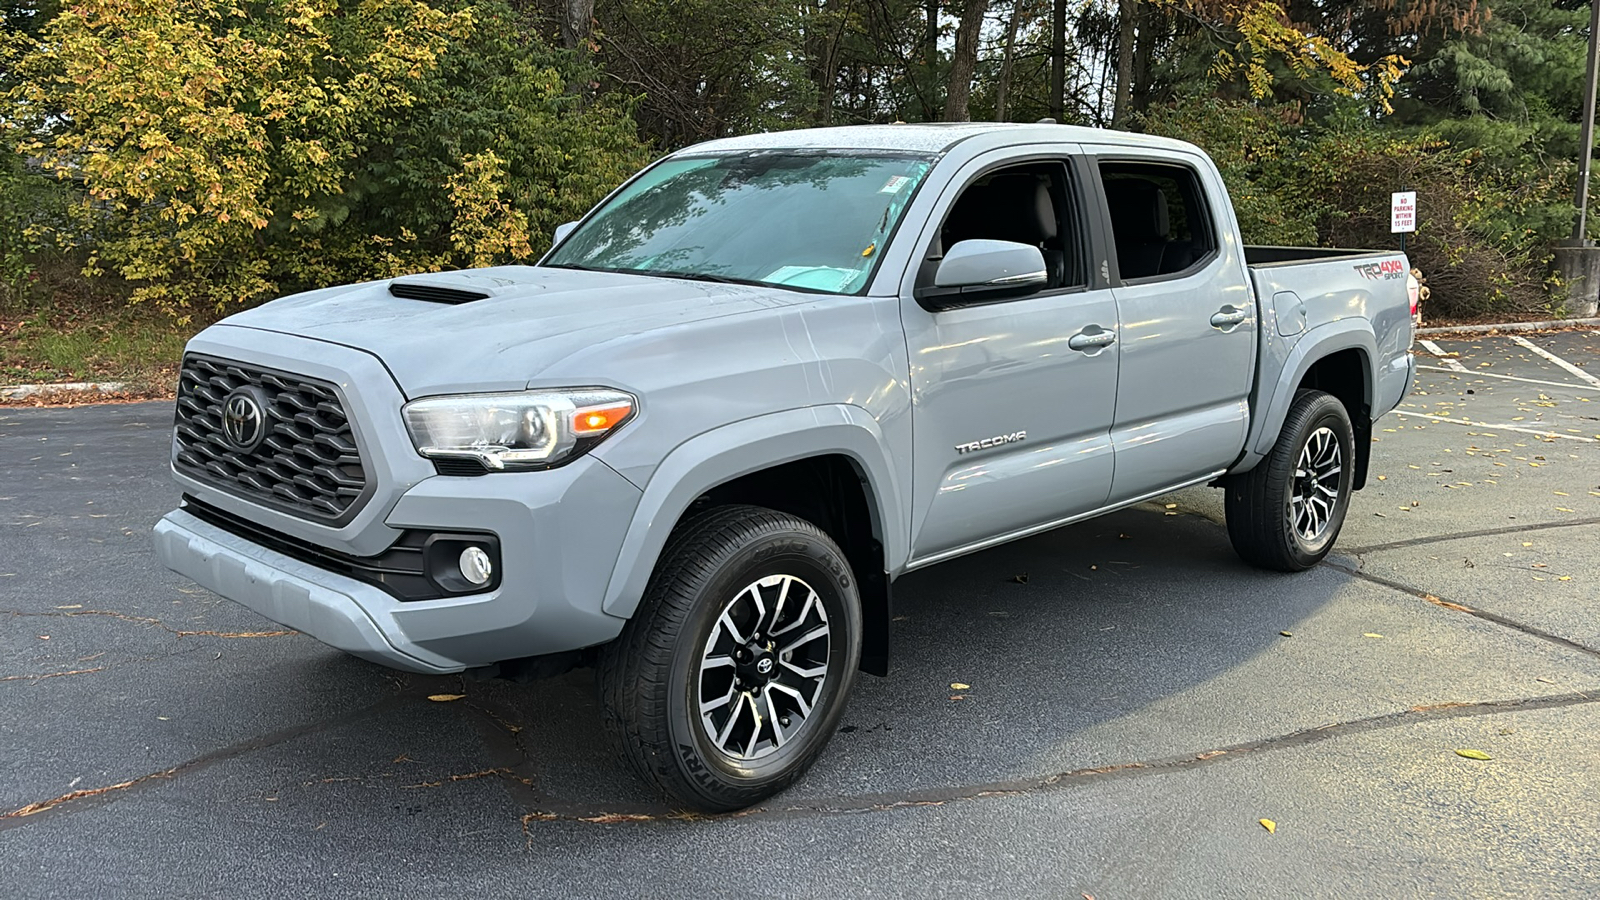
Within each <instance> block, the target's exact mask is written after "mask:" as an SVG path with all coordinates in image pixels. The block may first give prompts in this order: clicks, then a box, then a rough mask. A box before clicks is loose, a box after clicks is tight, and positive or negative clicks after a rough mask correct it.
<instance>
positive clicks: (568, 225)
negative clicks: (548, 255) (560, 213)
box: [550, 222, 578, 246]
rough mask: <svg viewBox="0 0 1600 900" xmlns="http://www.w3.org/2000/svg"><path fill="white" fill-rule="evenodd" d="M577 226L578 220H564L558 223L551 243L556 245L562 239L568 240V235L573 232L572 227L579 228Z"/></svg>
mask: <svg viewBox="0 0 1600 900" xmlns="http://www.w3.org/2000/svg"><path fill="white" fill-rule="evenodd" d="M577 227H578V223H577V222H563V223H561V224H560V225H557V226H556V232H555V239H554V240H552V241H551V242H550V243H551V245H552V246H554V245H556V244H559V243H561V242H562V241H564V240H566V239H567V235H569V234H571V233H572V229H574V228H577Z"/></svg>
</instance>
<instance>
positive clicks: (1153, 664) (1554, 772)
mask: <svg viewBox="0 0 1600 900" xmlns="http://www.w3.org/2000/svg"><path fill="white" fill-rule="evenodd" d="M1417 353H1418V361H1419V363H1420V364H1421V366H1422V367H1421V369H1420V370H1419V377H1418V380H1417V383H1416V386H1415V391H1414V393H1413V395H1412V396H1411V397H1409V398H1407V400H1406V402H1405V404H1404V405H1403V406H1402V408H1401V410H1400V411H1399V413H1397V414H1395V415H1391V416H1388V417H1386V418H1384V419H1383V420H1382V421H1381V422H1380V423H1379V424H1378V426H1377V427H1376V428H1375V429H1374V437H1375V439H1376V440H1377V443H1376V444H1375V446H1374V448H1373V451H1374V453H1373V466H1372V478H1371V480H1370V481H1369V483H1368V486H1367V489H1366V490H1364V491H1362V492H1361V493H1359V494H1357V495H1356V498H1355V500H1354V502H1353V503H1352V505H1351V508H1350V513H1349V519H1348V521H1347V523H1346V526H1345V530H1344V533H1343V535H1342V537H1341V538H1340V541H1339V545H1338V547H1337V548H1336V549H1335V551H1334V554H1333V555H1332V556H1330V557H1329V559H1328V560H1327V561H1326V562H1325V563H1324V564H1323V565H1322V566H1320V567H1318V568H1316V569H1314V570H1312V571H1311V572H1308V573H1305V574H1302V575H1295V576H1286V575H1277V574H1272V573H1265V572H1260V571H1257V570H1253V569H1250V568H1248V567H1246V566H1245V565H1244V564H1243V563H1241V562H1239V561H1238V560H1237V558H1236V557H1235V556H1234V555H1233V554H1232V551H1231V550H1230V548H1229V545H1228V540H1227V536H1226V533H1225V531H1224V529H1223V527H1222V525H1221V521H1222V514H1221V497H1220V495H1219V494H1218V493H1217V492H1216V491H1213V490H1208V489H1195V490H1191V491H1186V492H1183V493H1180V494H1175V495H1173V496H1170V497H1166V498H1162V499H1160V500H1158V501H1155V502H1152V503H1148V504H1144V505H1142V506H1139V507H1135V508H1131V509H1128V510H1124V511H1122V512H1119V513H1116V514H1113V515H1111V516H1108V517H1105V518H1101V519H1098V520H1094V521H1091V522H1087V523H1083V524H1080V525H1077V526H1072V527H1069V528H1065V529H1061V530H1059V531H1056V532H1053V533H1050V534H1046V535H1042V536H1039V537H1036V538H1032V539H1029V540H1027V541H1023V542H1019V543H1015V544H1011V545H1007V546H1004V547H1000V548H997V549H994V550H990V551H987V552H984V553H981V554H976V555H973V556H969V557H965V558H963V559H959V560H956V561H954V562H951V563H948V564H945V565H943V566H939V567H936V568H935V569H933V570H928V571H923V572H918V573H916V574H914V575H911V576H907V577H906V578H904V579H902V580H901V581H899V582H897V583H896V592H895V598H896V612H897V614H898V619H897V621H896V623H895V628H896V630H895V635H894V639H895V658H894V671H893V672H892V674H891V675H890V676H889V677H887V678H872V677H864V678H863V679H862V680H861V681H860V682H859V684H858V687H857V690H856V693H855V697H854V699H853V700H852V702H851V706H850V709H849V710H848V711H847V712H846V715H845V719H844V725H843V726H842V727H841V729H840V733H839V734H837V735H836V736H835V737H834V739H833V742H832V744H831V745H830V747H829V749H828V751H827V753H826V754H825V755H824V756H823V758H822V760H821V761H820V762H819V763H818V765H817V766H816V768H815V769H814V770H813V771H812V772H811V773H810V774H809V775H808V776H807V777H805V778H804V779H803V780H802V781H801V782H800V783H799V784H798V785H797V786H796V787H794V788H793V789H791V790H790V791H789V792H787V793H785V794H784V795H782V796H780V797H779V798H777V799H776V800H774V801H772V802H769V803H768V804H766V805H765V806H763V807H761V808H758V809H756V810H753V811H750V812H748V813H745V814H741V815H736V816H726V817H709V818H708V817H690V816H683V815H679V814H677V813H675V812H674V811H673V810H671V809H670V808H667V807H665V806H663V805H662V804H661V802H660V801H659V800H657V799H656V798H654V797H653V796H651V795H650V794H649V793H648V792H647V791H646V789H645V788H644V786H643V785H642V784H641V783H639V782H638V781H636V780H635V779H634V777H633V776H632V775H631V774H630V773H629V772H628V771H627V770H625V769H624V768H623V767H622V765H621V764H620V763H619V762H618V761H616V760H614V759H613V757H612V755H611V752H610V750H609V749H608V747H607V746H606V743H605V741H604V738H603V735H602V734H601V729H600V725H599V720H598V714H597V710H596V702H595V697H594V685H593V675H592V673H591V672H589V671H587V670H579V671H575V672H572V673H570V674H568V675H565V676H562V677H560V678H556V679H552V680H549V681H544V682H539V683H535V684H531V685H517V684H511V683H506V682H475V681H467V680H463V679H461V678H459V677H426V676H415V675H407V674H402V673H398V672H392V671H389V670H386V669H383V668H380V667H378V666H374V665H371V664H368V663H365V662H362V661H360V660H356V659H353V658H350V657H346V656H343V655H341V654H339V653H338V652H336V651H333V650H330V649H328V648H326V647H324V646H322V645H321V644H319V643H317V642H316V641H314V640H312V639H310V638H307V637H305V636H303V635H299V634H295V633H292V632H286V631H284V630H283V629H282V628H281V627H280V626H277V625H275V624H273V623H272V622H269V621H267V620H265V619H262V618H260V617H259V616H256V615H255V614H254V613H251V612H249V611H247V610H245V609H244V608H242V607H239V606H237V605H235V604H233V603H231V602H229V601H225V600H222V599H220V598H218V597H216V596H214V595H211V594H209V593H207V592H205V591H203V590H201V589H199V588H197V587H195V586H194V585H193V584H191V583H189V582H187V581H185V580H184V579H182V578H180V577H178V576H176V575H173V574H171V573H169V572H167V571H165V570H164V569H162V568H161V566H160V564H159V563H158V562H157V561H156V559H155V556H154V554H153V552H152V550H151V547H150V539H149V530H150V527H151V525H152V524H153V523H154V522H155V520H156V519H157V518H158V517H159V516H160V515H161V514H162V513H164V512H166V511H167V510H168V509H170V508H172V507H173V506H174V505H175V504H176V502H177V499H178V492H177V490H176V488H175V486H174V485H173V484H172V483H171V481H170V480H169V478H168V476H167V473H166V457H167V447H168V442H169V437H168V428H169V424H170V421H171V411H170V407H169V406H168V405H167V404H162V403H155V404H136V405H123V406H94V407H83V408H78V409H61V410H20V409H0V621H3V622H4V628H0V885H5V886H6V888H5V894H6V896H9V897H18V898H32V897H62V896H91V897H113V896H115V897H122V896H128V897H190V896H194V897H200V896H228V897H284V896H319V897H410V896H509V895H517V896H523V897H532V896H552V897H605V896H619V895H629V896H650V897H655V896H661V897H677V896H687V895H691V894H693V895H696V896H708V897H720V896H750V895H774V896H886V897H901V896H916V897H929V896H971V895H974V894H980V893H981V894H984V895H1002V896H1057V897H1078V896H1080V895H1083V896H1090V897H1096V898H1101V900H1106V898H1113V897H1147V896H1175V897H1190V896H1192V897H1234V896H1239V897H1258V896H1263V895H1275V896H1348V895H1351V894H1353V893H1357V892H1361V893H1364V894H1367V895H1372V896H1475V897H1490V896H1527V895H1540V896H1562V895H1565V896H1574V897H1578V896H1593V895H1594V893H1595V885H1596V884H1600V815H1597V814H1596V812H1595V811H1596V810H1597V809H1600V753H1597V752H1596V751H1595V742H1594V741H1595V738H1594V736H1595V735H1596V734H1597V733H1600V703H1597V702H1596V701H1600V564H1597V562H1596V560H1597V555H1600V553H1597V551H1600V334H1597V333H1595V332H1592V331H1570V332H1559V333H1551V334H1531V335H1521V336H1518V337H1515V338H1513V337H1504V336H1492V337H1481V338H1473V339H1459V340H1457V339H1449V338H1443V337H1441V338H1434V339H1432V340H1431V341H1430V342H1426V343H1422V344H1419V346H1418V348H1417ZM955 684H962V685H967V686H968V687H963V688H959V689H957V688H954V687H952V685H955ZM453 694H459V695H463V696H462V697H461V698H460V699H456V700H448V701H434V700H430V699H429V697H430V696H437V695H453ZM1462 749H1469V750H1478V751H1482V753H1483V754H1484V755H1487V756H1489V757H1491V758H1490V759H1487V760H1477V759H1470V758H1466V757H1463V756H1461V755H1459V754H1458V753H1457V752H1456V751H1457V750H1462ZM1262 820H1270V821H1271V822H1272V824H1273V830H1272V831H1270V832H1269V831H1268V829H1267V828H1266V827H1265V825H1263V824H1262Z"/></svg>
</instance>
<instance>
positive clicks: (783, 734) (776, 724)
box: [763, 684, 789, 747]
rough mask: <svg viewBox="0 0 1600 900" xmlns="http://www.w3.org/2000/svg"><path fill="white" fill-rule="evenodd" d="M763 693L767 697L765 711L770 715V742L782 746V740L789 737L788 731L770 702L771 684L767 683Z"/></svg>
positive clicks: (774, 706)
mask: <svg viewBox="0 0 1600 900" xmlns="http://www.w3.org/2000/svg"><path fill="white" fill-rule="evenodd" d="M763 693H764V694H765V695H766V698H767V712H768V714H769V715H771V716H772V742H773V743H774V744H775V745H777V746H778V747H782V746H783V742H784V741H786V740H788V739H789V733H788V732H787V731H785V730H784V726H783V719H782V718H781V717H779V715H778V714H777V712H776V711H775V710H776V708H777V707H776V705H775V704H773V702H772V685H770V684H769V685H767V686H766V688H765V689H764V691H763Z"/></svg>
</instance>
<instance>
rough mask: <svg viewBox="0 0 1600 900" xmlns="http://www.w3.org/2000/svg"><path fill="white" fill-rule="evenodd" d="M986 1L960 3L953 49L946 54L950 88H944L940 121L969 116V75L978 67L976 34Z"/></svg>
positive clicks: (955, 119) (987, 9)
mask: <svg viewBox="0 0 1600 900" xmlns="http://www.w3.org/2000/svg"><path fill="white" fill-rule="evenodd" d="M988 11H989V0H966V2H965V3H963V4H962V5H961V24H960V25H957V26H956V49H955V52H954V53H953V54H951V57H950V87H949V90H947V91H945V95H944V97H945V100H944V120H945V121H946V122H965V121H968V120H969V119H971V118H972V116H971V114H970V113H968V111H967V101H968V100H970V99H972V75H973V73H974V72H976V71H977V68H978V33H979V32H981V31H982V30H983V16H984V14H985V13H987V12H988Z"/></svg>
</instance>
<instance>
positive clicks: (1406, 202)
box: [1389, 191, 1417, 234]
mask: <svg viewBox="0 0 1600 900" xmlns="http://www.w3.org/2000/svg"><path fill="white" fill-rule="evenodd" d="M1416 230H1417V192H1416V191H1396V192H1394V193H1392V194H1390V195H1389V232H1390V233H1391V234H1405V233H1406V232H1408V231H1416Z"/></svg>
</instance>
